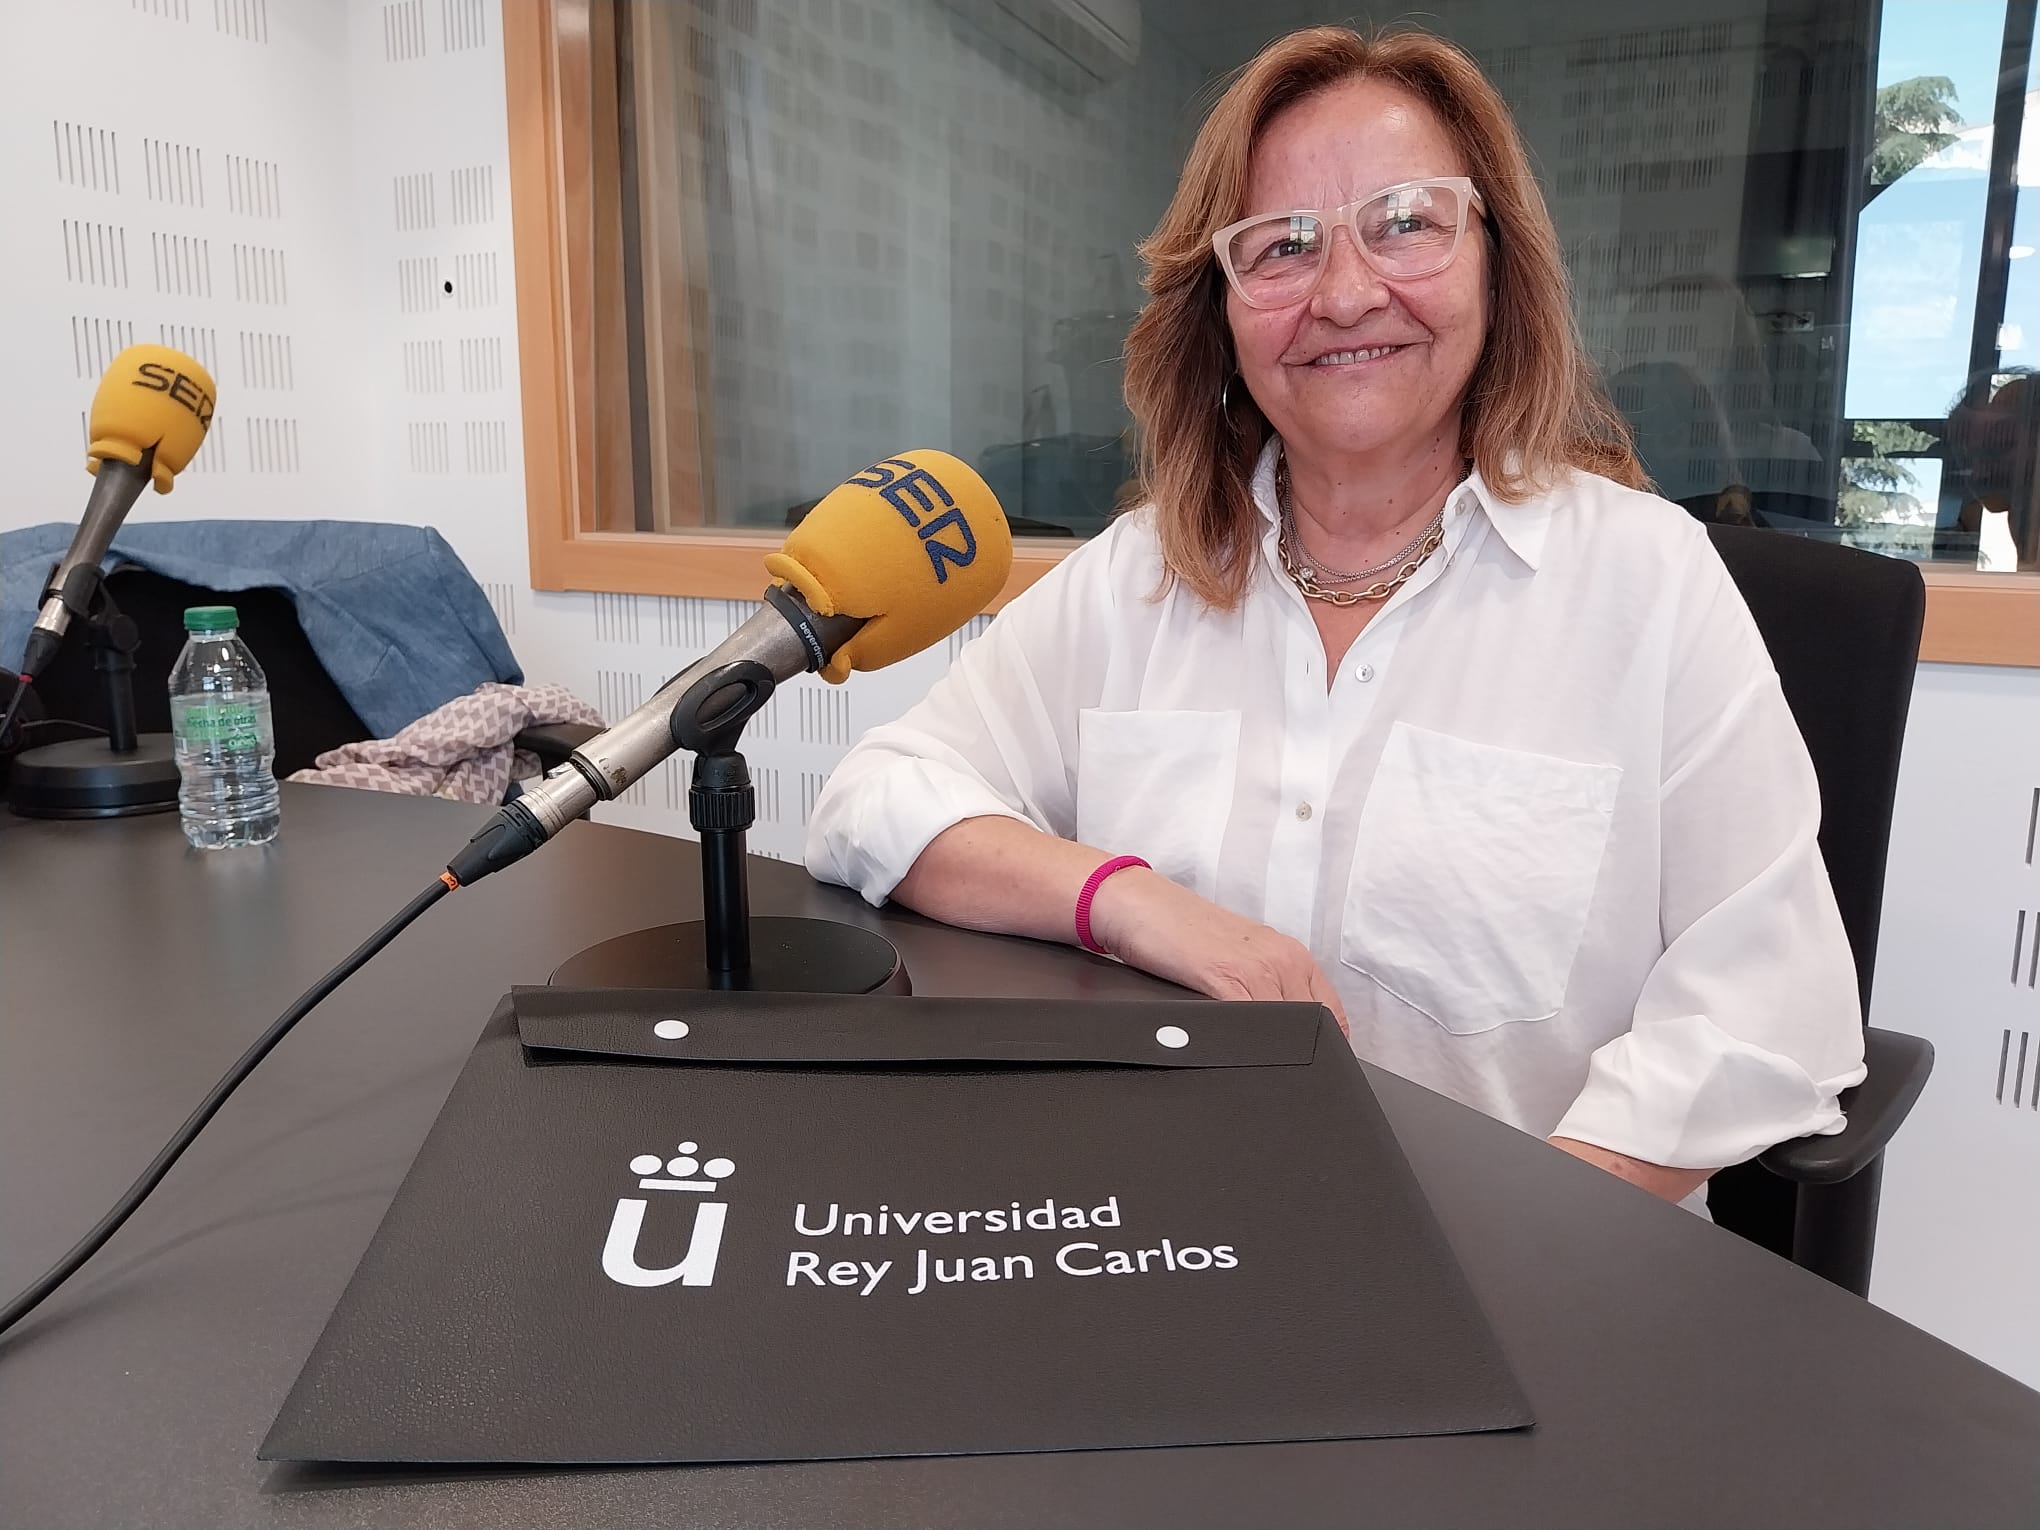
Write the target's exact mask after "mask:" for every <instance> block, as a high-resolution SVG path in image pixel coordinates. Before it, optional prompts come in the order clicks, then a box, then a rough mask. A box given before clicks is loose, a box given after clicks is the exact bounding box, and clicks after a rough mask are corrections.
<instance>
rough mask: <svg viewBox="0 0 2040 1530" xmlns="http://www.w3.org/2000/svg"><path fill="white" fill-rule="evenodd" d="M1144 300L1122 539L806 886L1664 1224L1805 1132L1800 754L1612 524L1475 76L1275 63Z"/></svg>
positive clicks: (1316, 46) (1215, 139)
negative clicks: (1684, 1204) (1233, 1036)
mask: <svg viewBox="0 0 2040 1530" xmlns="http://www.w3.org/2000/svg"><path fill="white" fill-rule="evenodd" d="M1308 209H1321V211H1308ZM1142 253H1143V255H1144V256H1145V258H1146V260H1147V262H1148V266H1149V275H1148V281H1147V285H1148V290H1149V292H1150V294H1151V301H1150V302H1149V304H1148V305H1147V307H1146V309H1145V310H1144V311H1143V312H1142V314H1141V317H1140V319H1139V321H1138V322H1137V323H1136V324H1135V326H1134V328H1133V332H1132V334H1131V335H1130V337H1129V339H1128V343H1127V396H1128V401H1129V403H1130V405H1131V406H1132V409H1133V411H1134V414H1135V416H1136V418H1137V419H1138V421H1139V423H1140V425H1141V427H1142V433H1143V443H1144V444H1143V452H1144V457H1143V477H1144V482H1145V486H1146V489H1147V491H1148V497H1149V501H1150V503H1149V504H1148V505H1147V506H1146V507H1144V508H1143V509H1141V510H1139V511H1137V512H1134V513H1132V514H1129V515H1127V516H1124V517H1122V518H1121V519H1120V520H1119V521H1118V522H1116V523H1115V524H1114V525H1113V527H1112V528H1111V529H1110V530H1109V531H1108V532H1107V533H1106V534H1105V535H1103V536H1101V537H1099V538H1097V539H1096V540H1095V541H1093V542H1091V543H1089V544H1087V545H1086V546H1085V547H1083V548H1082V549H1081V550H1079V551H1078V552H1076V553H1074V554H1072V555H1071V556H1070V557H1069V558H1068V559H1067V560H1066V561H1065V562H1064V563H1063V564H1062V565H1061V566H1060V567H1059V568H1058V569H1057V570H1056V571H1055V572H1054V573H1053V574H1051V575H1050V576H1049V577H1048V578H1046V579H1044V580H1042V581H1041V583H1039V584H1038V585H1036V586H1035V587H1034V588H1033V589H1032V590H1030V591H1029V592H1028V593H1027V594H1026V595H1024V596H1022V597H1021V598H1020V599H1019V600H1017V601H1015V602H1014V603H1013V604H1012V605H1011V606H1010V607H1009V608H1008V609H1007V610H1006V611H1005V612H1004V613H1003V614H1002V615H1001V617H1000V618H999V620H998V621H997V622H995V623H994V624H993V626H992V627H991V628H990V630H989V631H988V632H987V633H986V634H985V635H984V636H983V637H982V638H980V639H979V640H978V641H977V642H975V643H973V644H971V645H970V646H969V647H968V648H966V649H965V650H964V652H963V654H962V655H961V656H960V658H959V659H958V661H957V663H956V664H955V666H954V667H953V668H952V669H951V671H950V672H949V674H948V675H946V676H945V677H944V678H943V679H942V681H941V682H940V683H938V684H937V685H936V686H935V688H934V689H933V690H932V691H931V692H930V693H929V695H928V697H927V699H926V700H925V701H923V702H922V703H921V704H920V705H919V706H917V707H915V708H914V709H913V710H912V711H910V712H909V713H908V714H907V715H906V716H905V717H903V718H902V719H901V720H900V721H899V722H897V723H895V724H893V725H891V726H888V727H883V728H879V729H876V730H874V731H873V732H872V733H871V734H869V735H868V736H867V737H866V738H865V739H864V741H863V742H862V743H861V744H859V745H858V747H857V748H856V749H854V750H853V751H852V752H851V753H850V755H849V756H848V758H847V759H845V761H844V762H843V764H842V765H841V766H840V767H839V768H838V770H837V771H836V773H835V775H834V777H833V778H832V779H831V781H830V783H829V787H828V789H827V791H826V792H825V793H824V794H823V796H822V799H821V801H820V802H819V803H818V804H817V807H816V811H815V816H814V819H813V827H812V830H811V833H810V838H809V846H808V864H809V867H810V869H812V870H813V871H814V873H815V874H816V875H817V876H819V877H822V878H825V879H827V880H831V881H836V882H842V883H845V884H848V885H850V886H852V887H855V888H857V889H858V890H859V891H861V892H862V893H863V894H864V895H865V896H866V897H867V898H869V899H871V900H872V901H874V902H877V901H880V900H883V899H885V898H887V897H890V898H893V899H896V900H897V901H899V902H901V903H904V904H906V905H907V906H908V907H910V908H914V909H918V910H920V911H921V912H923V913H926V914H929V915H931V916H933V917H936V918H939V919H944V920H948V921H950V922H952V923H956V924H960V925H966V926H969V927H972V928H976V929H985V930H998V931H1006V932H1010V933H1015V934H1021V935H1030V936H1035V937H1038V938H1042V939H1049V940H1065V941H1067V940H1071V939H1073V938H1074V939H1082V940H1083V941H1084V942H1085V943H1086V944H1089V945H1092V946H1093V947H1094V948H1095V949H1100V950H1103V951H1105V952H1108V953H1110V954H1112V955H1114V956H1116V957H1118V958H1119V959H1121V960H1122V961H1125V962H1128V963H1130V964H1132V965H1134V966H1136V967H1141V968H1145V969H1146V970H1147V971H1149V972H1152V973H1155V974H1157V975H1159V976H1161V977H1165V978H1170V979H1173V980H1174V981H1176V982H1178V983H1182V984H1185V985H1187V986H1189V987H1191V988H1195V989H1198V990H1200V991H1202V992H1204V993H1207V994H1210V995H1213V996H1215V997H1219V998H1237V999H1291V1000H1316V1001H1318V1002H1320V1003H1323V1004H1325V1005H1328V1006H1330V1007H1331V1009H1332V1010H1333V1011H1334V1012H1335V1013H1336V1014H1338V1015H1339V1017H1340V1019H1341V1022H1342V1023H1343V1024H1346V1025H1347V1026H1348V1027H1349V1034H1350V1035H1351V1038H1352V1043H1353V1046H1354V1049H1355V1050H1356V1051H1358V1052H1359V1053H1360V1054H1361V1055H1363V1056H1365V1057H1367V1058H1369V1059H1371V1060H1373V1061H1376V1062H1379V1063H1381V1064H1383V1065H1384V1066H1386V1067H1388V1068H1390V1069H1392V1070H1394V1071H1395V1072H1398V1073H1401V1074H1404V1075H1406V1076H1408V1077H1410V1078H1413V1079H1415V1080H1417V1081H1418V1082H1420V1083H1423V1084H1426V1085H1428V1086H1429V1087H1431V1088H1433V1089H1436V1090H1439V1091H1441V1092H1442V1093H1445V1094H1448V1095H1451V1096H1453V1097H1454V1098H1457V1099H1459V1100H1461V1101H1463V1102H1465V1103H1467V1104H1469V1105H1472V1106H1475V1107H1477V1108H1478V1109H1481V1110H1483V1111H1486V1112H1488V1113H1489V1114H1491V1115H1494V1116H1497V1117H1499V1118H1501V1119H1503V1120H1506V1121H1509V1122H1512V1123H1513V1124H1515V1125H1516V1126H1518V1127H1521V1128H1522V1129H1524V1130H1526V1131H1530V1132H1534V1133H1536V1134H1538V1135H1540V1136H1545V1137H1548V1138H1550V1139H1551V1140H1552V1141H1553V1142H1554V1143H1555V1144H1556V1145H1557V1146H1559V1147H1561V1148H1563V1149H1564V1150H1566V1151H1568V1152H1571V1153H1574V1154H1576V1155H1577V1156H1579V1157H1581V1158H1584V1159H1587V1160H1589V1161H1591V1162H1593V1163H1596V1164H1599V1165H1601V1166H1603V1167H1604V1168H1607V1169H1609V1170H1611V1171H1613V1172H1615V1173H1617V1174H1620V1175H1622V1176H1624V1177H1626V1178H1628V1179H1631V1180H1633V1181H1635V1182H1636V1183H1638V1184H1641V1185H1644V1186H1646V1187H1647V1188H1649V1189H1651V1190H1653V1191H1655V1192H1656V1193H1658V1194H1660V1195H1663V1196H1665V1197H1666V1198H1668V1199H1672V1200H1679V1199H1682V1198H1686V1197H1688V1196H1691V1195H1692V1194H1693V1192H1695V1191H1696V1190H1697V1189H1698V1188H1699V1187H1700V1185H1701V1184H1702V1183H1703V1182H1704V1180H1705V1179H1706V1177H1707V1175H1708V1174H1709V1173H1710V1172H1711V1171H1713V1170H1714V1169H1716V1168H1719V1167H1721V1166H1724V1165H1727V1164H1731V1163H1735V1162H1738V1161H1740V1160H1742V1159H1745V1158H1749V1157H1751V1156H1753V1155H1754V1154H1756V1153H1758V1152H1761V1151H1762V1150H1763V1149H1765V1148H1766V1147H1769V1146H1770V1145H1771V1144H1773V1143H1775V1142H1779V1141H1783V1140H1785V1139H1788V1138H1791V1137H1795V1136H1800V1135H1803V1134H1806V1133H1811V1132H1831V1131H1835V1130H1839V1129H1840V1126H1841V1124H1842V1117H1841V1112H1840V1110H1839V1108H1838V1106H1837V1103H1836V1096H1837V1094H1838V1092H1839V1091H1840V1090H1841V1089H1843V1088H1845V1087H1846V1086H1848V1085H1850V1084H1852V1083H1855V1082H1857V1081H1858V1080H1860V1079H1861V1078H1862V1076H1863V1068H1862V1037H1861V1029H1860V1024H1861V1022H1860V1017H1859V1013H1858V1005H1857V997H1856V992H1855V986H1854V978H1853V969H1852V967H1851V964H1850V958H1849V951H1848V947H1847V944H1846V942H1845V939H1844V936H1843V933H1842V929H1841V925H1840V921H1839V918H1838V916H1837V914H1836V912H1835V907H1834V900H1833V895H1832V893H1831V892H1830V890H1829V887H1828V883H1827V878H1826V873H1825V870H1824V869H1823V867H1822V864H1821V860H1820V854H1819V851H1818V849H1817V848H1816V845H1815V839H1814V836H1815V832H1816V829H1817V826H1818V821H1819V801H1818V796H1817V791H1816V787H1815V782H1814V777H1813V772H1812V769H1811V766H1810V765H1809V763H1808V761H1807V757H1806V752H1805V746H1804V745H1803V743H1802V742H1801V741H1800V738H1799V735H1798V733H1797V731H1796V730H1795V728H1794V726H1793V723H1792V719H1791V716H1790V714H1789V713H1788V711H1787V710H1786V706H1785V702H1784V699H1783V697H1782V695H1781V694H1780V691H1779V688H1778V682H1777V678H1776V676H1775V675H1774V673H1773V672H1772V669H1771V666H1770V663H1769V661H1768V659H1767V657H1766V655H1765V652H1764V648H1763V645H1762V643H1761V641H1760V640H1759V638H1758V636H1757V633H1756V631H1755V628H1754V626H1753V625H1752V623H1751V620H1750V617H1749V613H1748V611H1747V610H1746V608H1745V607H1744V605H1743V603H1742V601H1741V600H1740V599H1739V598H1738V596H1737V594H1736V592H1735V589H1734V587H1733V585H1731V584H1730V582H1729V579H1728V576H1727V574H1726V573H1725V571H1724V570H1723V568H1722V566H1721V563H1720V561H1719V560H1718V559H1717V558H1716V557H1715V556H1714V554H1713V552H1712V550H1711V548H1710V546H1709V544H1708V542H1707V540H1706V535H1705V533H1704V531H1703V530H1702V529H1701V528H1700V527H1699V526H1698V525H1697V524H1696V523H1695V522H1693V521H1692V520H1691V519H1690V518H1689V517H1687V516H1686V515H1684V514H1683V513H1682V512H1680V511H1679V510H1678V509H1677V508H1676V507H1675V506H1673V505H1670V504H1668V503H1667V502H1665V501H1663V500H1661V499H1657V498H1655V497H1653V496H1651V495H1649V494H1647V493H1644V492H1642V491H1641V488H1640V485H1641V483H1642V474H1641V471H1640V470H1639V468H1638V467H1637V464H1636V460H1635V458H1634V456H1633V454H1632V453H1631V451H1630V449H1629V447H1628V444H1627V441H1626V439H1625V437H1624V433H1623V430H1622V427H1621V424H1620V421H1619V418H1618V417H1617V416H1616V415H1615V414H1614V412H1613V411H1612V409H1610V407H1609V406H1608V405H1607V403H1606V402H1605V400H1604V399H1603V398H1602V397H1601V396H1600V395H1599V394H1598V393H1597V391H1596V389H1595V385H1594V384H1593V382H1592V380H1591V375H1590V373H1589V371H1588V369H1587V367H1586V366H1585V364H1584V362H1583V361H1582V358H1581V351H1580V345H1579V341H1578V338H1577V334H1576V331H1575V328H1574V325H1573V322H1572V318H1571V313H1570V306H1569V295H1568V292H1567V287H1566V282H1565V276H1564V271H1563V267H1562V265H1561V262H1560V259H1559V251H1558V242H1557V236H1556V234H1555V232H1554V230H1553V228H1552V224H1551V220H1550V217H1549V215H1548V214H1547V212H1546V211H1545V208H1544V205H1543V202H1542V200H1541V198H1540V196H1539V193H1538V191H1537V188H1536V184H1535V182H1534V180H1533V179H1532V176H1531V173H1530V170H1529V167H1528V163H1527V161H1526V159H1525V156H1524V152H1523V148H1522V144H1521V141H1520V140H1519V138H1518V137H1517V134H1516V132H1515V128H1514V125H1513V123H1512V122H1511V120H1510V118H1509V116H1508V112H1507V110H1506V108H1505V107H1504V106H1503V105H1502V103H1501V100H1500V98H1499V97H1498V96H1497V95H1496V94H1495V91H1494V89H1493V87H1492V86H1491V85H1489V84H1488V82H1487V81H1486V79H1485V78H1483V77H1482V75H1481V74H1480V71H1479V70H1478V68H1476V66H1475V65H1474V64H1473V62H1472V61H1471V60H1470V59H1468V58H1467V57H1466V56H1465V55H1464V54H1463V53H1461V52H1459V51H1458V50H1457V49H1456V48H1453V47H1452V46H1450V45H1449V44H1446V43H1444V42H1441V41H1438V40H1437V39H1434V38H1430V37H1426V36H1422V35H1399V36H1389V37H1385V38H1381V39H1378V40H1368V39H1363V38H1361V37H1359V36H1357V35H1355V34H1354V33H1352V32H1348V31H1345V30H1342V29H1337V28H1319V29H1316V30H1312V31H1307V32H1300V33H1297V34H1295V35H1293V36H1290V37H1287V38H1284V39H1282V40H1280V41H1278V42H1276V43H1274V44H1273V45H1271V46H1270V47H1269V48H1268V49H1267V50H1266V51H1264V52H1263V53H1262V54H1261V55H1260V56H1259V57H1258V58H1256V59H1255V60H1254V61H1253V63H1251V64H1250V65H1248V66H1247V68H1246V70H1245V71H1244V72H1243V73H1242V74H1241V75H1240V77H1239V78H1238V79H1237V80H1236V81H1235V82H1234V84H1233V85H1232V87H1231V89H1229V90H1228V91H1227V92H1226V94H1225V96H1224V98H1223V99H1222V100H1220V102H1219V103H1218V105H1217V106H1216V107H1215V108H1214V110H1213V112H1212V114H1211V117H1210V119H1209V120H1208V121H1207V122H1206V123H1205V125H1204V127H1203V129H1202V131H1201V132H1200V133H1199V134H1198V137H1197V141H1196V143H1195V145H1194V146H1193V147H1192V149H1191V152H1190V158H1189V162H1188V165H1187V167H1186V169H1185V171H1184V175H1183V180H1182V183H1181V185H1180V186H1179V187H1178V189H1177V192H1176V195H1175V199H1174V200H1173V202H1172V203H1171V204H1170V207H1169V210H1168V212H1167V214H1166V216H1165V217H1164V218H1163V220H1162V223H1161V226H1160V227H1159V228H1158V229H1157V230H1156V231H1155V233H1154V235H1153V237H1152V238H1150V239H1149V240H1148V241H1147V243H1146V244H1145V246H1144V247H1143V251H1142ZM1127 856H1134V857H1139V858H1140V860H1142V861H1144V862H1145V863H1147V865H1146V867H1143V866H1141V865H1137V864H1129V863H1127V862H1126V861H1125V860H1124V859H1123V858H1124V857H1127ZM1148 867H1151V868H1152V869H1147V868H1148ZM1080 904H1081V905H1082V907H1080ZM1696 1199H1697V1198H1696Z"/></svg>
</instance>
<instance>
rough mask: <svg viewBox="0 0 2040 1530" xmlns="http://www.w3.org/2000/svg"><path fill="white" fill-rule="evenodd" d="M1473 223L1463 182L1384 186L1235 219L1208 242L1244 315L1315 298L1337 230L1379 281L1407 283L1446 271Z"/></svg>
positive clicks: (1476, 210) (1468, 187)
mask: <svg viewBox="0 0 2040 1530" xmlns="http://www.w3.org/2000/svg"><path fill="white" fill-rule="evenodd" d="M1469 211H1470V212H1471V213H1472V215H1473V216H1475V217H1479V216H1484V215H1485V212H1486V206H1485V204H1484V203H1483V202H1482V201H1481V199H1480V193H1479V192H1477V191H1475V190H1474V189H1473V182H1472V181H1470V180H1468V179H1467V178H1466V177H1465V176H1463V175H1453V176H1446V177H1443V178H1441V179H1439V180H1435V181H1405V182H1403V183H1402V184H1401V185H1399V186H1384V187H1383V188H1382V189H1381V190H1379V191H1377V192H1375V193H1374V194H1373V195H1372V196H1370V197H1368V198H1366V199H1365V200H1364V201H1359V202H1349V203H1347V204H1346V205H1345V206H1344V207H1336V208H1299V209H1297V210H1296V211H1295V212H1286V213H1262V214H1260V215H1258V216H1256V217H1252V218H1242V219H1241V220H1240V221H1239V222H1238V223H1235V224H1232V225H1230V226H1229V227H1226V228H1222V229H1220V230H1219V231H1218V232H1217V233H1215V234H1213V235H1212V236H1211V247H1212V249H1213V250H1214V251H1216V252H1217V254H1218V263H1219V264H1220V265H1221V266H1223V267H1225V276H1226V280H1227V281H1229V282H1231V283H1232V286H1233V291H1235V292H1237V293H1238V294H1239V295H1240V300H1241V301H1242V302H1244V303H1245V304H1246V305H1247V306H1248V307H1249V308H1287V307H1288V306H1289V305H1290V304H1292V303H1300V302H1302V301H1303V300H1304V299H1305V298H1307V297H1309V296H1310V295H1311V294H1312V293H1313V292H1315V291H1317V285H1318V283H1319V282H1320V281H1322V280H1323V279H1324V274H1325V267H1326V266H1327V265H1328V264H1329V263H1330V261H1331V254H1332V235H1333V234H1334V233H1335V232H1336V231H1337V230H1338V229H1340V228H1344V229H1345V230H1346V231H1347V232H1348V233H1349V234H1351V235H1352V236H1353V245H1354V247H1355V248H1356V249H1358V250H1359V252H1360V255H1361V258H1362V259H1364V260H1365V261H1366V262H1367V264H1368V265H1370V266H1372V267H1373V268H1374V269H1375V270H1376V271H1378V272H1380V273H1381V274H1382V275H1383V276H1386V277H1390V278H1393V279H1395V280H1398V281H1410V280H1413V279H1414V278H1416V277H1419V276H1431V275H1434V274H1435V273H1437V272H1439V271H1442V270H1444V269H1445V268H1446V267H1447V266H1449V265H1451V264H1452V260H1453V257H1454V256H1456V255H1457V254H1458V253H1459V241H1460V239H1461V238H1462V236H1464V234H1465V233H1466V225H1467V223H1468V222H1469V221H1470V220H1469V217H1468V214H1469Z"/></svg>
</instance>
